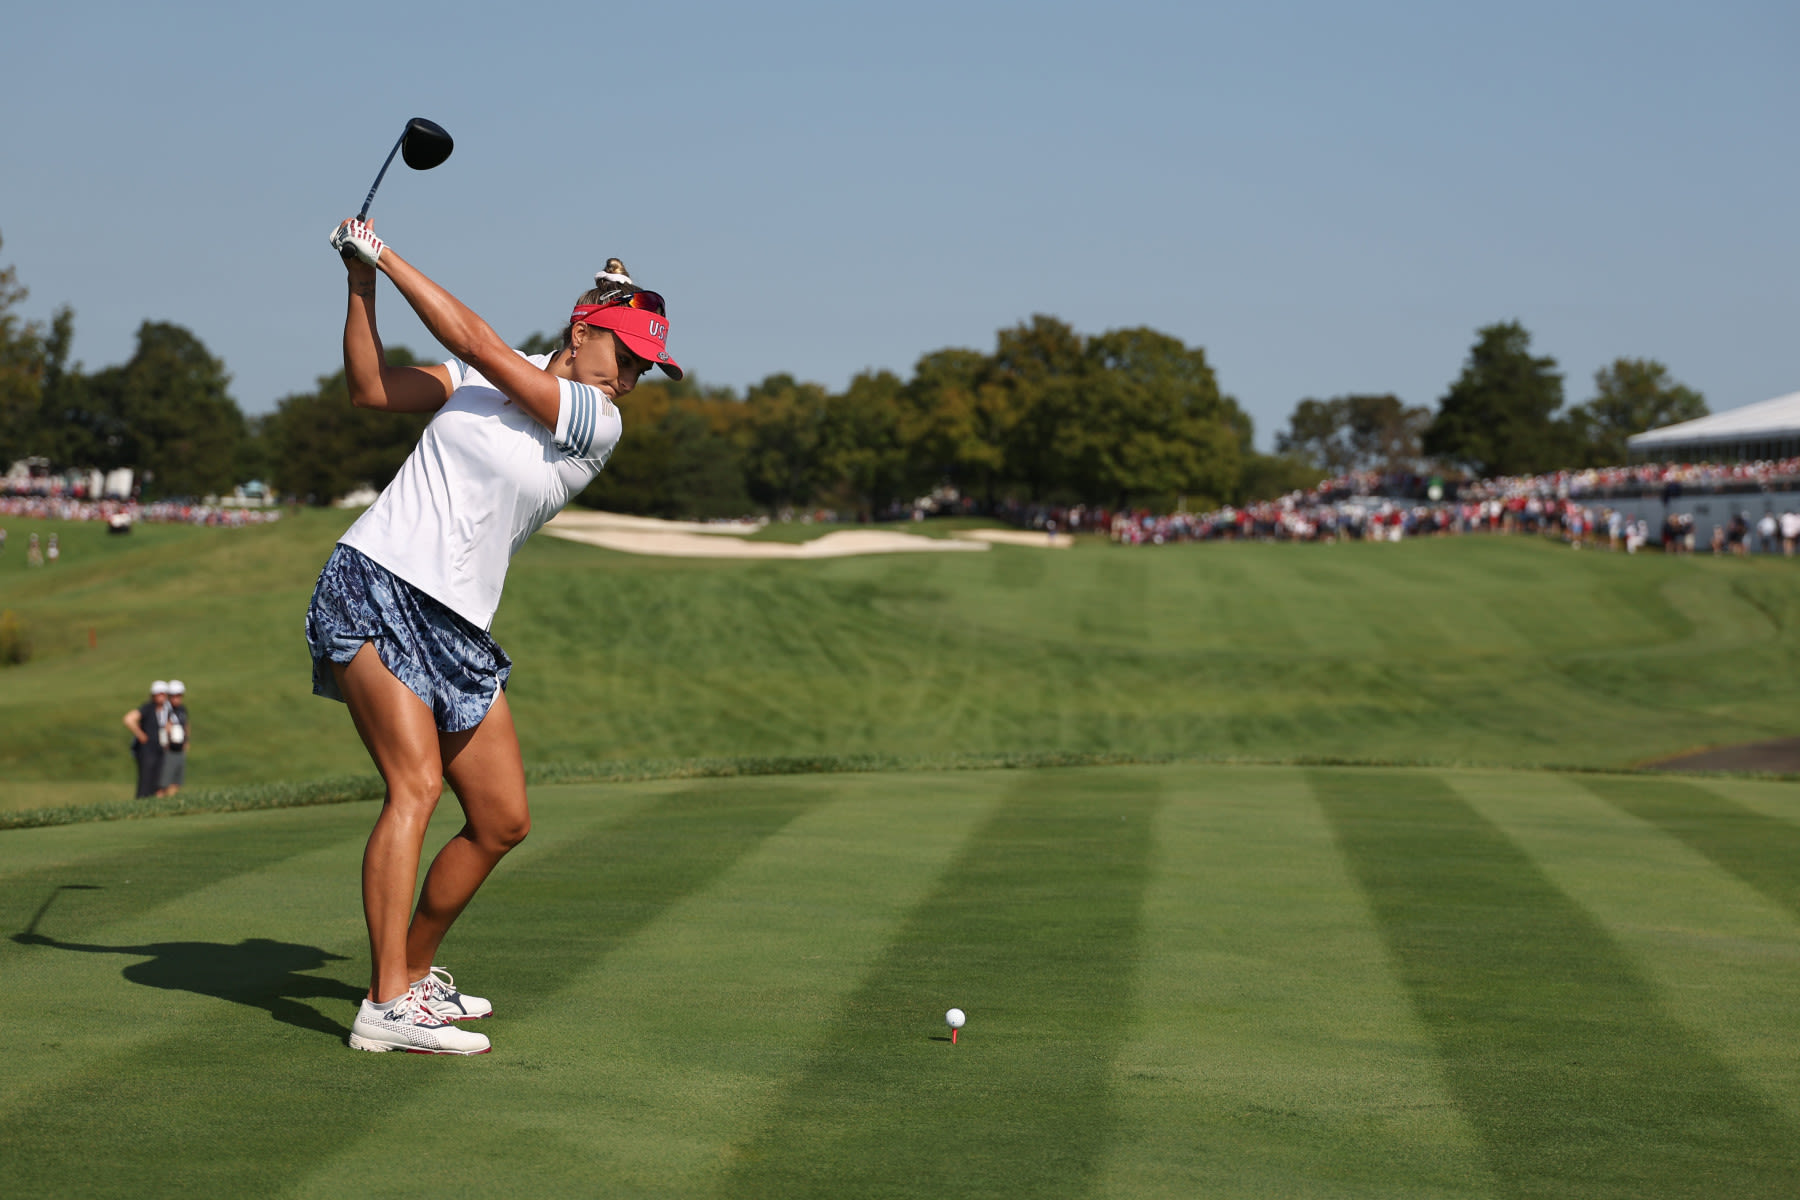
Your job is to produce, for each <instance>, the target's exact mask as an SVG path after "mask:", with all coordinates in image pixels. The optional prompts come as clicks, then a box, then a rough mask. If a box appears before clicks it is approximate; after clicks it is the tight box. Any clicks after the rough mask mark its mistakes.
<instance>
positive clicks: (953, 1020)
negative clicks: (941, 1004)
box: [944, 1008, 968, 1029]
mask: <svg viewBox="0 0 1800 1200" xmlns="http://www.w3.org/2000/svg"><path fill="white" fill-rule="evenodd" d="M966 1020H968V1018H967V1017H965V1016H963V1010H962V1009H960V1008H953V1009H951V1010H950V1011H949V1012H947V1013H945V1014H944V1024H946V1025H948V1026H949V1027H950V1028H952V1029H961V1028H962V1027H963V1022H964V1021H966Z"/></svg>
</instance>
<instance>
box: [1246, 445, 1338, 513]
mask: <svg viewBox="0 0 1800 1200" xmlns="http://www.w3.org/2000/svg"><path fill="white" fill-rule="evenodd" d="M1327 474H1328V472H1327V471H1326V470H1325V469H1324V468H1322V467H1320V466H1318V465H1316V464H1315V463H1313V462H1311V461H1309V460H1307V459H1304V458H1297V457H1295V456H1294V455H1291V454H1257V453H1254V452H1252V453H1249V454H1246V455H1245V456H1244V462H1243V467H1242V468H1241V469H1240V470H1239V471H1238V484H1237V490H1236V491H1235V492H1233V493H1232V495H1231V502H1232V503H1233V504H1250V503H1253V502H1255V501H1257V500H1274V499H1276V498H1277V497H1280V496H1285V495H1287V494H1288V493H1289V492H1297V491H1300V490H1301V489H1303V488H1310V487H1314V486H1316V485H1317V484H1318V483H1320V482H1321V481H1322V480H1324V479H1325V478H1326V477H1327Z"/></svg>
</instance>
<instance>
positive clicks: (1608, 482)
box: [996, 459, 1800, 554]
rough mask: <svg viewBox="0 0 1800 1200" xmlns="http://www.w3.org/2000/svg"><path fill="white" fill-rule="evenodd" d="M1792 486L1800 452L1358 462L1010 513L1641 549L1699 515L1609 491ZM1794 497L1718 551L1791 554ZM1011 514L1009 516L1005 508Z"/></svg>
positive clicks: (1315, 536) (1741, 528) (1796, 521)
mask: <svg viewBox="0 0 1800 1200" xmlns="http://www.w3.org/2000/svg"><path fill="white" fill-rule="evenodd" d="M1776 485H1786V486H1784V487H1783V489H1782V490H1784V491H1786V490H1788V488H1789V487H1792V488H1793V489H1794V490H1797V491H1800V459H1784V460H1780V461H1762V462H1744V463H1640V464H1635V465H1631V466H1621V467H1601V468H1594V469H1589V470H1581V471H1554V472H1549V473H1546V474H1543V475H1531V476H1500V477H1495V478H1489V479H1477V480H1472V481H1457V480H1450V481H1445V480H1442V479H1438V478H1433V477H1426V476H1419V475H1410V474H1384V473H1381V472H1358V473H1354V474H1349V475H1343V476H1339V477H1336V478H1333V479H1327V480H1325V481H1323V482H1321V483H1320V484H1318V485H1317V486H1315V487H1312V488H1306V489H1302V490H1299V491H1294V492H1290V493H1288V494H1287V495H1285V496H1281V497H1279V498H1277V499H1275V500H1269V501H1263V502H1258V503H1253V504H1247V505H1244V506H1241V507H1234V506H1229V505H1228V506H1226V507H1223V508H1217V509H1213V510H1211V511H1207V512H1173V513H1159V512H1154V511H1151V510H1148V509H1138V510H1128V511H1111V510H1108V509H1104V508H1093V507H1087V506H1082V505H1075V506H1069V507H1055V506H1032V507H1022V508H1020V509H1018V510H1017V511H1014V512H1010V513H1007V514H1004V515H1005V516H1008V517H1010V518H1011V519H1012V520H1013V521H1014V522H1015V523H1017V524H1021V525H1024V526H1026V527H1028V528H1033V529H1048V530H1061V531H1064V532H1069V533H1082V532H1090V531H1094V532H1103V533H1105V534H1106V535H1107V536H1108V537H1110V538H1111V539H1112V540H1113V541H1115V542H1120V543H1124V544H1128V545H1145V544H1149V545H1162V544H1164V543H1168V542H1191V541H1207V540H1258V541H1337V540H1342V539H1351V540H1370V541H1377V540H1378V541H1400V540H1401V539H1403V538H1409V537H1426V536H1443V535H1448V534H1462V533H1530V534H1540V535H1550V536H1556V537H1560V538H1561V539H1562V540H1564V541H1566V542H1568V543H1569V544H1570V545H1572V546H1575V547H1577V548H1579V547H1582V546H1587V545H1594V544H1603V545H1606V546H1608V547H1609V548H1612V549H1623V550H1626V551H1628V552H1635V551H1636V550H1637V549H1639V548H1640V547H1642V546H1645V545H1648V544H1651V543H1653V542H1654V543H1656V544H1659V545H1661V546H1662V548H1663V549H1664V550H1667V551H1670V552H1674V553H1680V552H1684V551H1692V550H1693V549H1694V522H1693V518H1692V516H1691V515H1688V514H1684V513H1679V512H1669V513H1668V514H1667V515H1666V517H1665V518H1664V519H1663V520H1662V522H1661V524H1660V527H1659V528H1656V529H1652V528H1650V527H1649V525H1648V524H1647V522H1646V521H1645V520H1643V519H1641V518H1638V519H1633V518H1632V516H1631V515H1630V514H1629V513H1626V512H1622V511H1620V510H1619V509H1617V508H1614V507H1612V506H1611V505H1609V504H1608V503H1607V501H1608V500H1624V499H1635V498H1641V497H1645V496H1661V497H1663V498H1665V499H1672V498H1674V497H1677V496H1680V495H1683V494H1687V493H1721V494H1731V493H1743V492H1755V491H1762V490H1765V489H1770V488H1772V487H1774V486H1776ZM1797 506H1800V497H1797V498H1796V499H1795V501H1794V502H1793V503H1792V504H1789V505H1788V506H1787V507H1788V509H1789V511H1787V512H1785V513H1783V514H1782V515H1781V516H1780V517H1775V516H1774V515H1773V514H1770V515H1769V516H1767V517H1765V518H1764V520H1763V521H1761V522H1758V524H1757V526H1756V527H1755V528H1752V527H1751V526H1750V525H1749V522H1748V519H1747V516H1745V515H1743V514H1738V515H1734V516H1733V517H1732V518H1731V520H1730V521H1728V522H1726V523H1723V524H1721V525H1720V526H1719V527H1718V528H1717V529H1716V530H1715V531H1714V539H1713V541H1714V544H1713V545H1712V547H1711V548H1712V550H1713V551H1714V552H1715V553H1747V552H1748V551H1749V550H1750V549H1751V548H1753V547H1756V548H1760V549H1762V550H1764V551H1765V552H1772V551H1775V550H1780V551H1782V552H1784V553H1787V554H1793V553H1794V552H1795V549H1796V542H1797V541H1800V513H1796V512H1795V511H1793V510H1794V508H1796V507H1797ZM996 515H1002V514H996Z"/></svg>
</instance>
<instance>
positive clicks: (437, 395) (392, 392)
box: [344, 269, 450, 412]
mask: <svg viewBox="0 0 1800 1200" xmlns="http://www.w3.org/2000/svg"><path fill="white" fill-rule="evenodd" d="M344 382H345V384H346V385H347V386H348V387H349V390H350V403H352V404H354V405H356V407H358V408H373V409H379V410H380V411H382V412H436V411H437V410H438V409H440V408H442V407H444V401H445V400H448V399H449V398H450V372H449V371H447V370H445V369H444V367H443V366H442V365H434V366H429V367H390V366H388V364H387V352H386V351H385V350H383V349H382V346H381V330H380V329H379V327H377V325H376V324H375V273H374V272H373V271H366V270H365V271H358V270H355V269H352V270H351V272H350V307H349V311H348V312H347V313H346V314H345V316H344Z"/></svg>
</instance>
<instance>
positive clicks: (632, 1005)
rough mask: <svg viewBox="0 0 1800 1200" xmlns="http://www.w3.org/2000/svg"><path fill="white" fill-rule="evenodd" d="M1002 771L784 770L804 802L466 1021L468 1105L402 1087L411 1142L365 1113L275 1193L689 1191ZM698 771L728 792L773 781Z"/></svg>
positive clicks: (923, 1023)
mask: <svg viewBox="0 0 1800 1200" xmlns="http://www.w3.org/2000/svg"><path fill="white" fill-rule="evenodd" d="M1009 778H1010V777H1009V776H1004V775H998V774H986V775H968V774H960V775H942V776H929V775H917V776H881V775H868V776H846V777H834V778H813V779H807V780H802V781H794V782H795V783H797V784H798V785H799V786H802V787H804V788H806V789H808V790H810V791H813V792H816V793H818V794H819V795H820V797H821V801H822V802H821V803H820V804H819V805H818V806H816V807H813V808H811V809H809V810H808V811H806V812H805V813H803V814H802V815H800V816H799V817H798V818H796V819H795V820H794V821H793V822H791V823H790V824H788V825H787V826H786V827H785V828H783V829H782V830H781V832H780V833H778V834H776V835H774V836H772V837H770V838H768V839H767V840H765V841H764V842H763V843H762V844H761V845H759V846H758V847H757V848H756V849H755V850H754V851H753V852H751V853H749V854H747V855H745V856H744V857H743V858H741V859H740V860H739V861H738V862H737V863H735V864H734V865H733V866H732V867H731V869H730V870H728V871H726V872H724V873H723V874H721V875H720V876H719V877H718V878H717V879H715V880H714V881H713V882H712V883H711V884H710V885H709V886H708V887H706V888H705V889H703V890H700V891H697V892H695V893H693V894H691V895H689V896H688V897H687V898H686V899H684V900H683V901H682V902H681V903H679V904H676V905H674V906H672V907H670V908H668V909H666V910H665V911H664V912H663V913H662V914H660V915H659V916H658V917H657V918H656V919H655V920H654V921H652V922H650V923H649V924H647V925H645V926H643V927H642V928H641V929H640V930H638V932H637V934H636V936H634V937H633V938H632V939H631V940H630V942H629V943H627V944H625V945H622V946H620V947H619V948H618V950H617V951H616V952H614V953H613V954H610V955H608V956H607V957H606V958H605V959H603V960H602V961H600V962H599V963H597V964H595V965H594V966H593V967H591V968H590V969H589V970H588V971H587V972H585V973H584V974H582V975H580V976H579V977H577V978H575V979H572V980H571V981H570V982H569V983H568V985H566V986H565V987H564V988H563V989H562V990H561V991H560V992H558V993H557V995H556V996H555V997H554V998H553V999H552V1000H551V1001H549V1002H547V1003H545V1004H542V1005H540V1006H539V1007H538V1008H537V1010H536V1011H535V1013H534V1014H533V1015H532V1016H530V1017H527V1018H521V1019H513V1018H511V1017H508V1016H506V1015H505V1014H502V1016H501V1017H498V1018H496V1019H494V1020H492V1021H489V1022H486V1023H484V1029H486V1031H487V1032H488V1033H489V1034H491V1036H492V1037H493V1038H494V1045H495V1051H494V1054H493V1055H492V1056H491V1058H490V1061H489V1063H488V1064H484V1071H483V1073H482V1074H483V1078H484V1083H483V1090H482V1092H481V1094H480V1095H479V1096H475V1097H471V1098H472V1099H473V1100H475V1101H477V1102H479V1103H480V1105H481V1107H482V1111H483V1113H484V1117H483V1119H482V1120H481V1121H480V1122H478V1123H469V1122H457V1123H447V1122H443V1121H441V1120H440V1119H438V1114H439V1113H440V1111H441V1108H440V1106H441V1102H442V1100H441V1096H440V1095H439V1093H438V1092H437V1091H435V1090H434V1091H433V1092H432V1093H430V1094H420V1095H418V1096H416V1097H415V1098H414V1099H413V1100H412V1101H411V1102H410V1103H409V1104H408V1106H407V1107H406V1108H405V1109H404V1110H403V1111H402V1112H400V1113H399V1114H397V1116H398V1118H399V1119H400V1120H401V1121H403V1123H404V1124H406V1126H407V1128H408V1129H409V1130H410V1133H409V1139H410V1142H409V1144H410V1147H411V1151H412V1153H410V1154H409V1155H407V1156H405V1157H396V1156H395V1155H394V1154H393V1147H392V1142H391V1139H390V1138H389V1137H388V1136H387V1135H386V1133H385V1131H382V1130H372V1131H370V1132H369V1133H368V1134H366V1135H365V1136H364V1137H363V1138H362V1139H360V1140H359V1141H357V1142H355V1143H353V1144H351V1145H349V1146H347V1147H345V1148H344V1149H343V1150H342V1151H341V1152H340V1153H338V1154H336V1155H335V1156H334V1157H333V1158H332V1159H331V1161H330V1162H328V1163H324V1164H321V1165H320V1167H319V1169H318V1170H316V1171H315V1172H313V1173H312V1174H311V1175H310V1176H309V1177H308V1178H307V1179H305V1180H304V1181H303V1182H301V1183H298V1184H296V1186H295V1187H294V1189H293V1192H292V1194H294V1195H299V1196H309V1197H310V1196H341V1195H345V1194H350V1193H357V1194H368V1193H369V1192H370V1191H371V1190H372V1191H373V1192H374V1193H376V1194H382V1193H389V1192H391V1193H393V1194H396V1195H400V1194H419V1193H420V1192H436V1191H439V1190H447V1191H464V1192H479V1193H482V1194H491V1195H506V1196H509V1197H526V1196H569V1195H584V1194H590V1193H592V1192H594V1191H596V1190H599V1191H602V1192H605V1193H607V1194H615V1195H629V1196H637V1197H652V1196H693V1195H704V1194H707V1193H708V1192H709V1191H711V1190H712V1189H713V1188H715V1187H716V1186H717V1184H718V1181H719V1177H720V1175H721V1173H722V1172H723V1171H724V1169H725V1166H726V1163H727V1162H728V1161H729V1151H730V1149H731V1147H732V1146H734V1145H736V1144H738V1143H740V1142H741V1141H742V1140H743V1139H745V1138H746V1137H748V1136H749V1135H751V1134H752V1133H754V1132H755V1130H756V1129H757V1128H758V1127H759V1125H760V1123H761V1119H762V1117H763V1115H764V1114H765V1113H766V1112H767V1111H768V1109H769V1108H770V1107H771V1106H772V1105H773V1104H774V1103H775V1102H776V1101H777V1100H778V1098H779V1096H780V1088H781V1085H782V1084H783V1082H784V1081H786V1080H787V1079H788V1078H789V1077H790V1076H791V1075H792V1073H793V1072H794V1071H796V1070H798V1069H800V1068H801V1067H803V1066H804V1065H805V1064H806V1063H807V1062H808V1060H809V1057H810V1056H811V1054H812V1053H813V1052H814V1051H815V1050H816V1049H817V1047H818V1045H819V1044H820V1042H821V1040H823V1039H827V1038H829V1037H831V1036H833V1034H834V1033H835V1032H836V1031H837V1029H838V1028H839V1025H838V1018H839V1012H840V1009H841V1007H842V1004H843V1002H844V999H845V997H846V996H847V995H848V994H849V993H850V992H851V991H853V990H854V989H855V988H856V987H857V985H858V983H859V982H860V981H861V980H862V978H863V976H864V975H865V974H866V973H867V971H868V968H869V966H870V964H871V963H872V962H874V961H876V960H878V959H879V958H880V956H881V955H882V954H883V953H884V952H885V951H886V949H887V947H888V944H889V942H890V940H891V939H892V937H893V935H894V932H895V929H896V928H897V927H898V926H899V925H900V924H901V923H902V922H903V921H905V920H906V918H907V916H908V914H909V913H910V912H911V911H912V910H913V908H914V907H915V906H916V905H917V904H918V903H919V901H920V900H921V899H922V898H923V897H924V896H925V895H926V894H928V893H929V892H930V890H931V889H932V887H933V886H934V885H935V884H936V883H937V881H938V879H939V877H940V876H941V874H942V872H943V870H944V867H945V865H946V863H948V862H949V861H950V859H951V858H952V856H953V855H955V853H956V852H957V851H958V850H959V849H960V848H961V847H962V845H963V843H964V841H965V840H966V839H967V837H968V836H969V834H970V832H971V831H972V830H973V829H974V828H975V827H976V826H977V825H979V824H980V823H981V822H982V821H983V820H985V818H986V817H987V815H988V814H989V813H990V812H991V811H992V809H993V807H994V806H995V805H996V804H997V803H998V801H999V799H1000V797H1001V796H1002V794H1003V784H1002V783H1001V781H1003V780H1007V779H1009ZM709 786H711V787H712V788H714V789H716V790H718V791H719V792H721V793H722V794H725V795H735V796H736V797H737V802H745V801H746V800H747V799H748V793H751V792H755V791H759V790H764V789H768V788H771V787H777V786H788V785H784V784H777V783H776V782H774V781H769V780H752V781H720V782H717V783H714V784H711V785H709ZM918 1016H919V1018H920V1020H919V1021H915V1022H914V1028H915V1031H918V1032H929V1031H930V1030H931V1029H932V1028H933V1027H934V1025H935V1024H936V1017H937V1014H936V1013H932V1012H926V1013H921V1014H918ZM489 1067H491V1069H488V1068H489ZM597 1180H599V1181H604V1186H603V1187H598V1188H597V1187H596V1183H595V1181H597Z"/></svg>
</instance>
